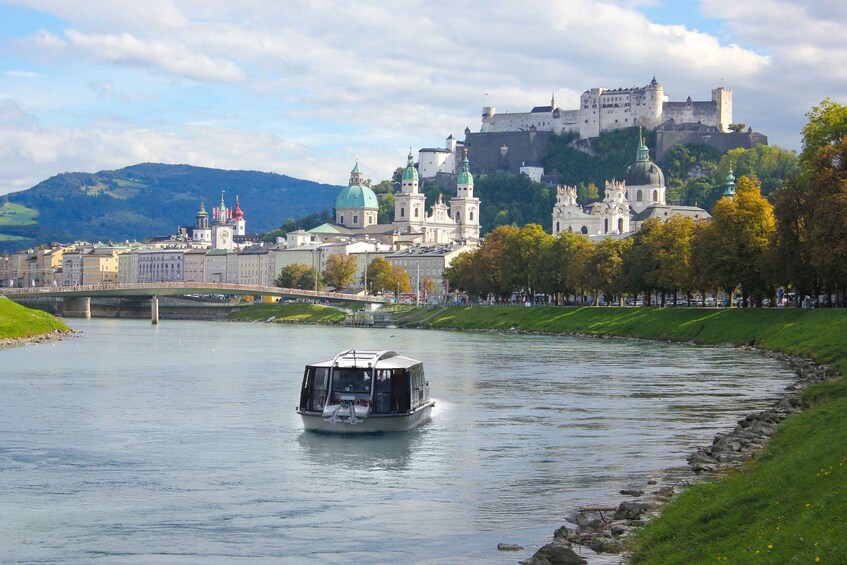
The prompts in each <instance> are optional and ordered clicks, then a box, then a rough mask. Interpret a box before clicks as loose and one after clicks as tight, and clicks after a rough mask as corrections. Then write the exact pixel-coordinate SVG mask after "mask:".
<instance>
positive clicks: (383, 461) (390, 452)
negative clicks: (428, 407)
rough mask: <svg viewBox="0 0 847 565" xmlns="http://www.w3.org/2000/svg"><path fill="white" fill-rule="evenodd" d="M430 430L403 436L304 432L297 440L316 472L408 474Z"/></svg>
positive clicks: (412, 431) (424, 428) (304, 458)
mask: <svg viewBox="0 0 847 565" xmlns="http://www.w3.org/2000/svg"><path fill="white" fill-rule="evenodd" d="M424 433H426V427H425V426H424V427H421V428H418V429H415V430H411V431H409V432H407V433H401V434H383V433H374V434H349V435H344V436H341V435H336V434H329V433H321V432H306V431H304V432H303V433H301V434H300V435H299V436H298V437H297V443H298V444H299V445H300V453H301V454H302V455H303V460H304V461H305V462H307V463H308V464H310V465H311V467H312V470H313V471H314V472H317V473H319V472H321V471H322V470H324V469H327V468H330V467H338V468H340V469H345V470H349V471H351V472H366V473H370V474H379V473H385V472H392V471H404V470H407V469H408V468H409V465H410V463H411V455H412V452H413V451H414V450H415V448H416V446H419V445H420V444H421V441H422V435H421V434H424Z"/></svg>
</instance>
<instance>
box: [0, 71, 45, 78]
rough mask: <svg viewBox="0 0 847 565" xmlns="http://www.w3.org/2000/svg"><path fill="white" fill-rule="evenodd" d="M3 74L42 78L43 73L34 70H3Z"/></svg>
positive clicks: (15, 76)
mask: <svg viewBox="0 0 847 565" xmlns="http://www.w3.org/2000/svg"><path fill="white" fill-rule="evenodd" d="M3 74H4V75H6V76H9V77H14V78H40V77H41V75H40V74H38V73H36V72H33V71H17V70H11V71H3Z"/></svg>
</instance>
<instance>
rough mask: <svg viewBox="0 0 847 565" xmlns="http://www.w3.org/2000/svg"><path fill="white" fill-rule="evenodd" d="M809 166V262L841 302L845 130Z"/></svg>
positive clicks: (846, 243) (846, 229)
mask: <svg viewBox="0 0 847 565" xmlns="http://www.w3.org/2000/svg"><path fill="white" fill-rule="evenodd" d="M845 119H847V115H845ZM810 165H811V173H810V176H809V183H810V185H811V187H812V192H813V194H814V199H813V200H812V201H811V203H810V206H811V218H810V219H811V226H810V228H811V229H810V233H809V235H810V240H811V245H810V248H811V252H812V253H811V263H812V265H813V266H814V267H815V268H816V270H817V271H818V273H820V276H821V279H822V282H823V284H824V287H825V288H827V289H828V292H827V295H828V296H829V295H832V294H833V293H835V294H837V295H838V297H837V300H838V302H839V303H841V302H842V297H843V294H844V285H845V284H847V133H845V135H844V137H842V138H841V140H840V141H838V142H835V143H830V144H827V145H822V146H819V148H818V149H817V151H816V153H815V156H814V157H813V158H812V160H811V161H810Z"/></svg>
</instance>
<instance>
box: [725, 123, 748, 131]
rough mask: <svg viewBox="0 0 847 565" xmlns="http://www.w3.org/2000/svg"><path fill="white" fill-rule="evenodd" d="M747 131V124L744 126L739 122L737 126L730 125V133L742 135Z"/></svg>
mask: <svg viewBox="0 0 847 565" xmlns="http://www.w3.org/2000/svg"><path fill="white" fill-rule="evenodd" d="M745 129H747V124H744V123H741V122H738V123H735V124H729V131H731V132H733V133H741V132H743V131H744V130H745Z"/></svg>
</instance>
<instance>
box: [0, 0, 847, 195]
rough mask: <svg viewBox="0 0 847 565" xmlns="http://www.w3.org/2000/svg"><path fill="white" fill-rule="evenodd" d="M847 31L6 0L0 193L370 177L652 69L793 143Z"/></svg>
mask: <svg viewBox="0 0 847 565" xmlns="http://www.w3.org/2000/svg"><path fill="white" fill-rule="evenodd" d="M845 38H847V2H843V0H810V1H804V2H800V1H797V2H790V1H781V0H744V1H740V0H701V1H672V0H642V1H639V0H629V1H627V0H621V1H612V0H609V1H594V0H534V1H533V2H526V1H522V2H518V1H506V0H504V1H497V0H489V1H472V0H470V1H466V2H457V1H456V0H449V1H442V0H411V1H402V0H394V1H387V0H386V1H382V2H379V1H370V0H357V1H356V2H338V1H333V0H286V1H285V2H276V1H270V0H266V1H262V0H145V1H144V2H135V1H128V0H19V1H18V0H13V1H4V0H0V194H4V193H7V192H10V191H17V190H23V189H26V188H29V187H30V186H33V185H35V184H37V183H38V182H40V181H41V180H44V179H46V178H48V177H50V176H52V175H55V174H58V173H62V172H66V171H88V172H95V171H98V170H103V169H115V168H120V167H124V166H128V165H132V164H136V163H141V162H161V163H187V164H191V165H198V166H208V167H219V168H224V169H250V170H258V171H268V172H276V173H281V174H287V175H290V176H294V177H298V178H303V179H308V180H315V181H319V182H328V183H334V184H346V182H347V179H348V177H349V171H350V169H351V168H352V166H353V164H354V163H355V161H356V159H357V158H358V159H359V161H360V167H361V169H362V171H363V172H364V173H365V175H366V176H367V177H369V178H371V179H373V180H374V181H375V182H376V181H379V180H382V179H385V178H390V175H391V173H392V171H393V170H394V168H396V167H398V166H403V165H405V161H406V155H407V154H408V152H409V148H410V147H412V148H413V150H414V151H415V152H417V150H418V149H419V148H421V147H440V146H443V144H444V140H445V138H446V137H447V136H448V135H450V134H454V135H456V136H457V137H458V138H459V139H462V138H463V137H464V133H463V132H464V129H465V128H466V127H469V128H470V129H471V131H479V128H480V116H481V112H482V106H483V105H490V106H495V107H496V108H497V111H498V112H504V111H510V112H521V111H528V110H529V109H530V108H532V107H533V106H536V105H543V104H547V103H548V101H549V100H550V96H551V94H553V93H554V94H555V97H556V104H557V105H558V106H559V107H561V108H563V109H576V108H577V106H578V100H579V95H580V94H581V93H582V92H584V91H585V90H588V89H589V88H593V87H598V86H604V87H608V88H618V87H630V86H644V85H646V84H647V83H649V82H650V80H651V79H652V78H653V76H655V77H656V79H657V80H658V81H659V82H660V83H662V84H663V86H664V88H665V93H666V94H667V95H668V96H669V98H670V100H671V101H684V100H685V99H686V97H688V96H691V98H692V99H693V100H709V99H710V97H711V90H712V89H713V88H716V87H718V86H721V85H723V86H725V87H726V88H729V89H731V90H732V91H733V120H734V121H735V122H743V123H745V124H747V125H748V126H752V127H753V128H754V130H756V131H760V132H762V133H764V134H766V135H767V136H768V137H769V140H770V143H771V144H772V145H780V146H782V147H787V148H789V149H797V150H799V149H800V148H801V147H800V145H801V144H800V131H801V128H802V127H803V124H804V123H805V113H806V112H808V111H809V110H810V109H811V108H812V107H813V106H814V105H816V104H818V103H820V101H821V100H823V99H824V98H826V97H830V98H832V99H833V100H835V101H837V102H840V103H847V41H845Z"/></svg>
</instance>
